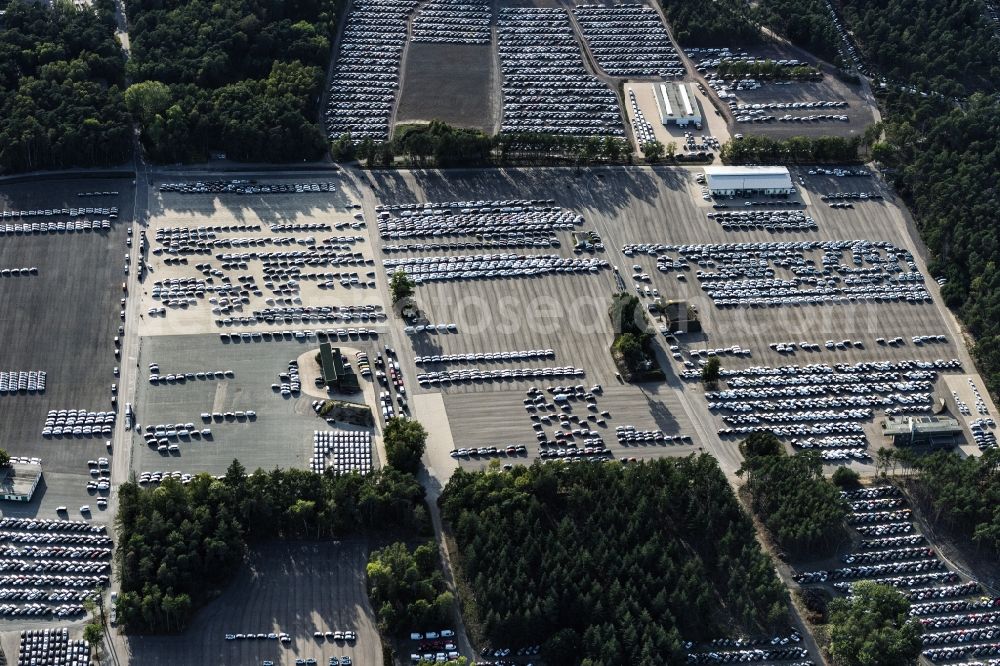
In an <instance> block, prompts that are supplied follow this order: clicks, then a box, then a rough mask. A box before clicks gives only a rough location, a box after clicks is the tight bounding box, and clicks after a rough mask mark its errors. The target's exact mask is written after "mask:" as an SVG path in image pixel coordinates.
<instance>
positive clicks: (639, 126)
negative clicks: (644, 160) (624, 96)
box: [628, 88, 658, 148]
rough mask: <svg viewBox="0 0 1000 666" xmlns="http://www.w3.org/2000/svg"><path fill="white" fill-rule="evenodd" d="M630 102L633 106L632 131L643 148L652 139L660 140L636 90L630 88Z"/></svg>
mask: <svg viewBox="0 0 1000 666" xmlns="http://www.w3.org/2000/svg"><path fill="white" fill-rule="evenodd" d="M628 104H629V106H630V107H632V132H633V133H634V134H635V139H636V141H637V142H638V144H639V147H640V148H641V147H642V146H643V145H645V144H647V143H649V142H650V141H658V139H657V138H656V133H655V132H654V131H653V125H652V124H651V123H650V122H649V121H648V120H646V114H645V113H643V112H642V109H641V108H640V107H639V101H638V100H637V99H636V97H635V91H634V90H632V89H631V88H629V89H628Z"/></svg>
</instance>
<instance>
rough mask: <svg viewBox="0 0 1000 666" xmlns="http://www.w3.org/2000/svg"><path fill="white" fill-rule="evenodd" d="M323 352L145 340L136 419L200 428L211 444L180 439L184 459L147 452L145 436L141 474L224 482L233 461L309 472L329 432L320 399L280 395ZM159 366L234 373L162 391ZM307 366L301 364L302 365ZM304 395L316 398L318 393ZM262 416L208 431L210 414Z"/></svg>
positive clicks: (212, 339)
mask: <svg viewBox="0 0 1000 666" xmlns="http://www.w3.org/2000/svg"><path fill="white" fill-rule="evenodd" d="M317 348H318V344H317V343H316V342H315V341H313V342H310V343H306V342H295V341H285V342H265V343H257V344H244V343H223V342H221V341H220V340H219V337H218V335H184V336H180V335H163V336H154V337H148V338H143V341H142V346H141V353H140V358H139V382H138V391H137V395H136V414H137V417H136V418H137V419H138V421H139V423H141V424H142V427H143V428H145V426H146V425H147V424H148V425H154V424H167V423H188V422H191V423H194V424H195V426H196V428H198V429H199V430H200V429H201V428H205V427H208V428H210V429H211V430H212V437H211V439H205V438H196V439H180V440H177V442H176V443H177V444H178V445H179V447H180V452H179V453H173V454H170V453H167V454H164V453H160V452H158V451H157V450H156V448H154V447H150V446H147V445H146V444H145V442H143V441H142V437H141V436H140V434H139V433H135V434H134V435H133V438H132V446H134V447H135V449H134V457H133V470H134V471H135V472H136V473H141V472H152V471H157V470H159V471H165V472H172V471H174V470H179V471H181V472H183V473H191V474H194V473H197V472H208V473H210V474H224V473H225V472H226V469H227V468H228V467H229V465H230V464H231V463H232V462H233V459H239V461H240V462H241V463H242V464H243V465H244V466H245V467H246V468H247V469H251V470H253V469H257V468H261V469H265V470H269V469H274V468H275V467H281V468H289V467H299V468H305V467H307V466H308V459H309V457H310V455H311V453H312V445H313V431H315V430H326V429H328V428H329V426H328V425H327V424H326V423H325V422H324V421H323V420H322V419H320V418H318V417H317V416H316V415H315V413H314V412H313V410H312V408H311V406H310V405H311V402H312V401H313V400H314V399H315V398H314V397H313V396H311V395H309V394H308V393H306V391H305V390H304V391H303V393H302V394H301V395H300V396H299V397H290V398H283V397H282V396H281V395H280V394H279V393H278V392H276V391H274V390H272V388H271V384H274V383H276V382H278V381H279V380H278V373H279V372H285V371H286V370H287V368H288V362H289V361H290V360H293V359H298V358H299V357H300V356H301V355H302V354H304V353H306V352H309V351H310V350H316V349H317ZM152 362H156V363H159V365H160V372H161V374H165V373H177V372H197V371H198V370H232V371H233V375H234V376H233V377H232V378H227V379H224V380H198V379H196V380H194V381H187V382H184V383H173V384H164V383H159V384H156V385H153V384H150V383H149V381H148V370H147V368H148V367H149V364H150V363H152ZM301 362H303V361H300V363H301ZM303 389H308V390H314V389H313V388H312V387H311V386H310V387H303ZM248 409H249V410H253V411H255V412H257V418H256V419H254V420H239V421H236V420H225V421H222V422H219V421H214V420H213V421H212V422H211V423H204V422H203V421H202V419H201V417H200V415H201V413H202V412H223V413H225V412H229V411H232V412H235V411H237V410H240V411H245V410H248Z"/></svg>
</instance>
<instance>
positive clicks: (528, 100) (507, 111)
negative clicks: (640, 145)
mask: <svg viewBox="0 0 1000 666" xmlns="http://www.w3.org/2000/svg"><path fill="white" fill-rule="evenodd" d="M497 42H498V50H499V56H500V70H501V73H502V75H503V85H502V93H503V120H502V122H501V126H500V131H501V132H502V133H512V132H546V133H550V134H562V135H569V136H616V137H624V136H625V126H624V124H623V123H622V117H621V110H620V109H619V107H618V100H617V98H616V97H615V94H614V93H613V92H612V91H611V89H610V88H609V87H608V86H607V85H605V84H604V82H603V81H601V80H600V79H598V78H596V77H595V76H593V75H592V74H590V73H589V72H588V71H587V69H586V67H585V66H584V63H583V56H582V54H581V53H580V45H579V43H578V42H577V41H576V38H575V36H574V34H573V28H572V26H571V25H570V22H569V16H568V15H567V14H566V12H565V10H563V9H556V8H541V7H503V8H501V9H500V10H499V15H498V21H497Z"/></svg>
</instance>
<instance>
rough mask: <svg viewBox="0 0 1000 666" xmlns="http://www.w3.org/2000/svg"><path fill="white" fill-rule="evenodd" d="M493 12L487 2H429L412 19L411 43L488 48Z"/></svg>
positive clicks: (470, 0)
mask: <svg viewBox="0 0 1000 666" xmlns="http://www.w3.org/2000/svg"><path fill="white" fill-rule="evenodd" d="M492 18H493V12H492V11H491V10H490V5H489V3H488V2H486V1H485V0H430V2H428V3H427V4H426V5H424V6H423V7H421V8H420V11H419V12H417V15H416V16H415V17H414V19H413V26H412V36H411V40H412V41H414V42H429V43H432V44H489V43H490V42H491V41H492V39H493V32H492V30H491V28H490V22H491V21H492Z"/></svg>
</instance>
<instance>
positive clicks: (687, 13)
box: [660, 0, 763, 47]
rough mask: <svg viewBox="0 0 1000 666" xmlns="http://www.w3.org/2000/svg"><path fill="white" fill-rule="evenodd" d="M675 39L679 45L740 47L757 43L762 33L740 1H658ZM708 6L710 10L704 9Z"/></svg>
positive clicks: (752, 16)
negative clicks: (709, 2)
mask: <svg viewBox="0 0 1000 666" xmlns="http://www.w3.org/2000/svg"><path fill="white" fill-rule="evenodd" d="M660 4H661V5H663V11H664V12H665V13H666V15H667V20H668V21H669V22H670V25H671V27H672V28H673V32H674V38H675V39H676V40H677V42H678V43H679V44H680V45H681V46H730V47H732V46H743V45H747V44H759V43H760V42H761V41H762V39H763V35H762V34H761V32H760V28H759V27H758V26H757V25H756V24H755V22H754V21H755V16H754V12H753V10H752V9H751V8H750V5H749V4H747V3H745V2H742V0H719V1H718V2H713V3H712V4H711V5H706V4H705V3H704V2H700V1H699V0H660ZM708 7H711V10H710V11H706V10H707V9H708Z"/></svg>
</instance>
